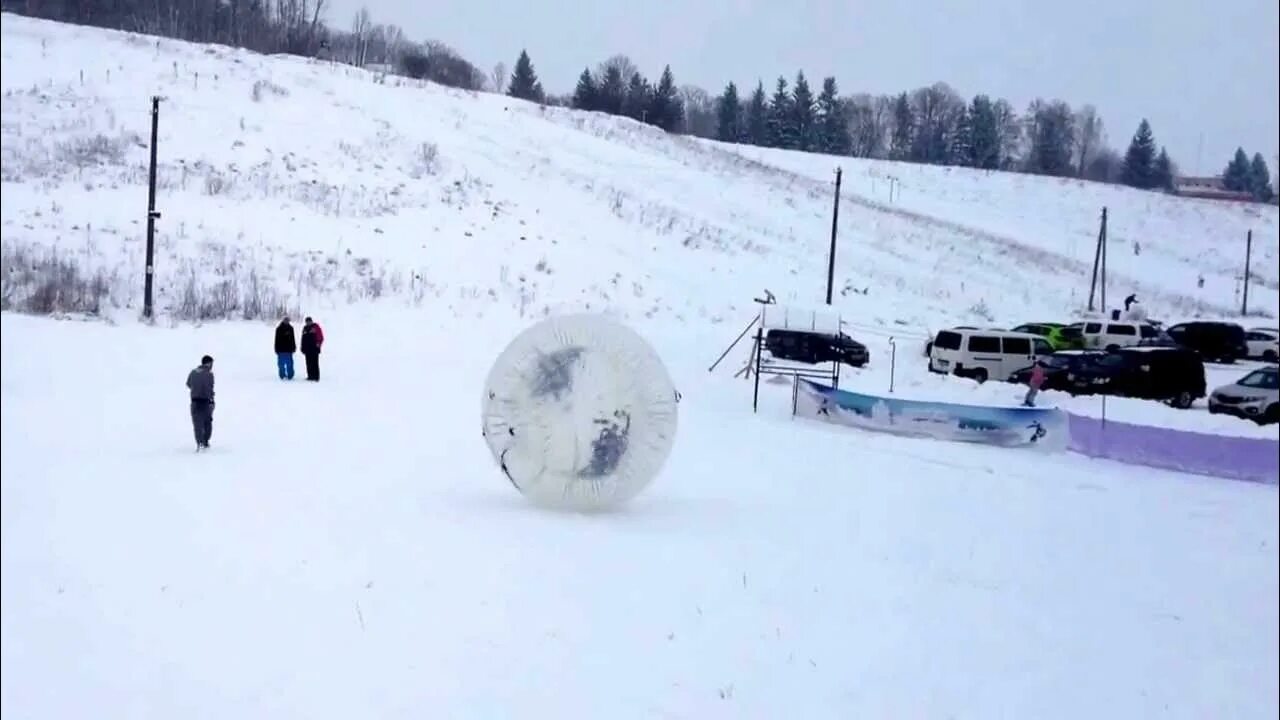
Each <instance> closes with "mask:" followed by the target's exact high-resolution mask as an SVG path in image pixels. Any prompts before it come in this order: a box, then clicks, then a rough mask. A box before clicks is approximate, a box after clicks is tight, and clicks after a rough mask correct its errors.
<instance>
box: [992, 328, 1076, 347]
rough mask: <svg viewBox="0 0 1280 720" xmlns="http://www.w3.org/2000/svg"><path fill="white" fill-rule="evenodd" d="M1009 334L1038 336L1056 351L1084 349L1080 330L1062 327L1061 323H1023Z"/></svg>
mask: <svg viewBox="0 0 1280 720" xmlns="http://www.w3.org/2000/svg"><path fill="white" fill-rule="evenodd" d="M1010 332H1019V333H1030V334H1032V335H1039V336H1040V337H1042V338H1044V339H1045V340H1047V341H1048V342H1049V346H1050V347H1052V348H1053V349H1054V350H1055V351H1056V350H1073V349H1078V348H1083V347H1084V335H1083V334H1082V333H1081V329H1080V328H1078V327H1074V326H1068V325H1063V324H1062V323H1050V322H1042V323H1024V324H1022V325H1019V326H1018V327H1016V328H1012V329H1011V330H1010Z"/></svg>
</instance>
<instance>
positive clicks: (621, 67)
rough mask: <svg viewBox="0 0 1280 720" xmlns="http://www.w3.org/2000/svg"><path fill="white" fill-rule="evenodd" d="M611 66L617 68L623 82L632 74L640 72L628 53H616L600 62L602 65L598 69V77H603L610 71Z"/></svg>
mask: <svg viewBox="0 0 1280 720" xmlns="http://www.w3.org/2000/svg"><path fill="white" fill-rule="evenodd" d="M609 68H617V69H618V74H619V75H621V76H622V80H623V82H627V81H629V80H630V79H631V78H632V76H634V75H636V74H637V73H639V72H640V70H639V68H637V67H636V64H635V63H634V62H632V61H631V58H629V57H627V56H626V55H614V56H613V57H611V58H609V59H608V60H605V61H604V62H602V63H600V67H598V68H597V69H596V77H597V78H602V77H604V76H605V75H607V74H608V73H609Z"/></svg>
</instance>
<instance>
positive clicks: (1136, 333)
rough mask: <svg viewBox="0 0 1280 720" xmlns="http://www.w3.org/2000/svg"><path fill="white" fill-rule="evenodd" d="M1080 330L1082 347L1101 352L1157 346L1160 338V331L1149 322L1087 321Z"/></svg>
mask: <svg viewBox="0 0 1280 720" xmlns="http://www.w3.org/2000/svg"><path fill="white" fill-rule="evenodd" d="M1080 328H1081V335H1082V336H1083V344H1082V346H1083V347H1086V348H1096V349H1099V350H1115V349H1117V348H1122V347H1132V346H1134V345H1143V344H1146V345H1150V344H1156V343H1155V341H1156V340H1158V339H1159V338H1160V330H1159V329H1157V328H1156V326H1155V325H1152V324H1151V323H1149V322H1134V321H1129V320H1086V321H1084V322H1083V323H1080Z"/></svg>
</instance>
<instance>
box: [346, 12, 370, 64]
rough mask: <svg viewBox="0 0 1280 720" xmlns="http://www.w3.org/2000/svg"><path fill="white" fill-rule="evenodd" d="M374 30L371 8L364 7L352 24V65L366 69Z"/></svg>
mask: <svg viewBox="0 0 1280 720" xmlns="http://www.w3.org/2000/svg"><path fill="white" fill-rule="evenodd" d="M372 29H373V21H372V19H371V18H370V17H369V8H367V7H362V8H360V12H357V13H356V17H355V19H354V20H353V21H352V22H351V36H352V40H353V43H352V54H351V61H350V62H351V64H352V65H355V66H356V67H364V65H365V63H366V62H368V58H369V35H370V32H371V31H372Z"/></svg>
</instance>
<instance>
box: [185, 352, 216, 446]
mask: <svg viewBox="0 0 1280 720" xmlns="http://www.w3.org/2000/svg"><path fill="white" fill-rule="evenodd" d="M187 389H188V390H190V391H191V428H192V430H193V431H194V432H195V436H196V451H197V452H199V451H200V450H208V449H209V438H211V437H212V436H213V358H211V357H209V356H208V355H205V356H204V357H202V358H200V366H199V367H197V368H196V369H194V370H192V371H191V372H190V373H188V374H187Z"/></svg>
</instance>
